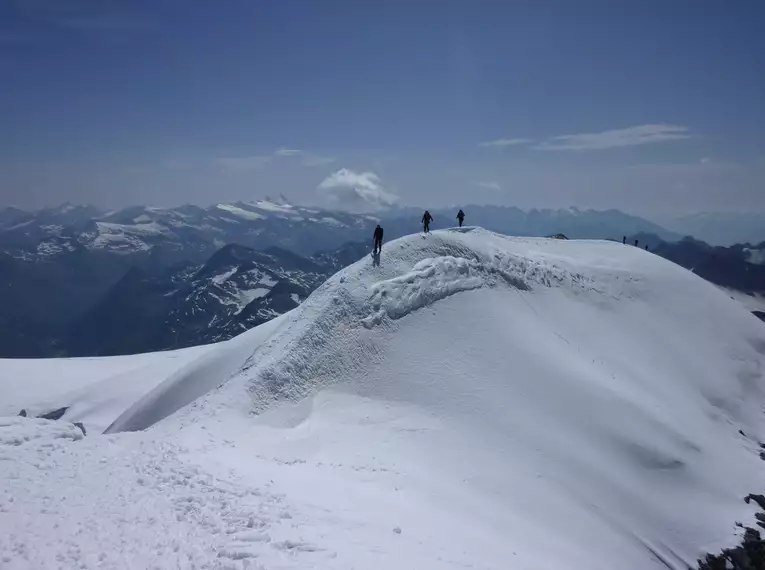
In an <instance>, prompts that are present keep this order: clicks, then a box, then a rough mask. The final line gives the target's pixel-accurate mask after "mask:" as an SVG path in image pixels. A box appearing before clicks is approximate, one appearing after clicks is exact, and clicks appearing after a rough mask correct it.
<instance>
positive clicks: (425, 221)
mask: <svg viewBox="0 0 765 570" xmlns="http://www.w3.org/2000/svg"><path fill="white" fill-rule="evenodd" d="M432 221H433V216H431V215H430V212H428V211H427V210H425V213H424V214H423V215H422V229H423V231H424V232H425V233H429V232H430V222H432Z"/></svg>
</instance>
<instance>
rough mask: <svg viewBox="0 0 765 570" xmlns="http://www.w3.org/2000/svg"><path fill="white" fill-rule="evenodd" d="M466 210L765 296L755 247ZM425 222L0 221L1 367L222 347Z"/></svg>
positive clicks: (71, 217)
mask: <svg viewBox="0 0 765 570" xmlns="http://www.w3.org/2000/svg"><path fill="white" fill-rule="evenodd" d="M463 209H464V210H465V212H466V213H467V220H466V221H467V223H469V224H476V225H481V226H483V227H486V228H487V229H489V230H492V231H497V232H501V233H507V234H514V235H521V236H544V235H552V234H558V233H562V234H565V235H566V236H567V237H569V238H611V239H620V236H622V235H637V236H645V237H643V239H642V240H641V244H643V243H650V247H651V249H652V250H655V251H656V253H658V254H659V255H663V256H665V257H667V258H669V259H672V260H673V261H675V262H677V263H679V264H681V265H683V266H685V267H689V268H690V267H691V266H694V267H695V266H697V265H698V263H697V261H696V258H697V256H699V255H700V256H702V257H704V256H707V257H709V258H710V259H717V258H721V259H728V260H729V263H728V265H720V263H721V262H716V264H715V263H712V264H711V265H710V266H709V268H708V269H704V268H702V269H696V270H697V271H702V273H700V274H701V275H702V276H703V277H706V278H707V279H709V280H711V281H713V282H715V283H719V284H721V285H723V286H726V287H731V288H733V289H737V290H740V291H744V292H746V293H753V292H757V291H762V290H763V289H765V287H761V286H760V283H761V278H760V272H759V269H754V270H750V269H749V266H751V265H753V262H752V259H753V258H752V259H750V258H751V256H756V255H761V253H756V252H761V249H762V248H761V247H759V246H757V247H749V248H748V249H747V248H746V247H744V246H740V247H739V246H737V248H735V249H732V250H731V252H730V255H728V253H726V251H727V250H725V248H722V249H719V248H710V247H709V246H706V244H703V245H702V243H701V242H695V241H689V240H681V239H680V236H678V235H677V234H673V233H672V232H669V231H667V230H665V229H664V228H662V227H660V226H658V225H656V224H654V223H652V222H650V221H648V220H644V219H642V218H639V217H635V216H629V215H627V214H624V213H622V212H619V211H616V210H609V211H594V210H579V209H576V208H568V209H561V210H530V211H523V210H520V209H518V208H503V207H494V206H469V207H464V208H463ZM431 212H432V214H433V216H434V223H433V227H434V228H438V227H445V226H447V227H448V226H452V225H454V220H453V219H452V218H453V217H454V215H455V211H453V210H452V209H433V210H431ZM420 216H421V211H420V210H419V209H414V208H409V209H397V210H393V211H389V212H385V213H384V214H379V215H377V216H371V215H359V214H350V213H345V212H336V211H328V210H322V209H318V208H310V207H301V206H295V205H292V204H290V203H289V202H288V201H287V200H286V198H284V197H283V196H280V197H279V198H278V199H266V200H260V201H256V202H237V203H233V204H215V205H213V206H210V207H207V208H202V207H198V206H193V205H185V206H181V207H178V208H153V207H148V206H136V207H130V208H125V209H122V210H119V211H115V212H103V211H100V210H98V209H97V208H94V207H92V206H81V205H72V204H65V205H63V206H61V207H58V208H48V209H43V210H39V211H36V212H26V211H22V210H19V209H16V208H6V209H4V210H0V275H1V276H2V277H0V279H1V281H0V284H1V285H2V286H3V293H2V295H0V357H40V356H73V355H78V356H92V355H114V354H126V353H134V352H143V351H151V350H167V349H174V348H182V347H186V346H192V345H197V344H203V343H209V342H215V341H218V340H224V339H227V338H231V337H232V336H235V335H236V334H238V333H240V332H242V331H244V330H246V329H249V328H252V327H253V326H256V325H258V324H260V323H262V322H264V321H266V320H268V319H270V318H273V317H274V316H277V315H279V314H282V313H284V312H286V311H288V310H290V309H292V308H294V307H295V305H296V304H298V303H300V302H301V301H302V299H305V298H306V296H307V295H308V294H309V293H310V292H311V291H313V290H314V289H315V288H316V287H317V286H318V285H319V284H321V283H322V282H323V281H324V280H325V279H326V278H327V277H329V276H330V275H332V274H334V273H335V272H337V271H338V270H339V269H341V268H343V267H345V266H347V265H350V264H351V263H353V262H355V261H357V260H358V259H360V258H361V257H363V256H364V255H366V254H367V253H368V251H369V249H370V245H371V244H370V241H371V234H372V230H373V228H374V226H375V225H376V224H377V223H380V224H381V225H383V227H384V228H385V239H386V241H389V240H391V239H394V238H396V237H399V236H402V235H406V234H409V233H413V232H416V231H417V230H418V228H419V223H418V221H419V217H420ZM630 239H631V240H632V238H630ZM659 244H661V248H660V249H656V247H658V245H659ZM673 244H679V245H677V246H675V245H673ZM703 246H705V247H703ZM747 251H749V252H755V253H746V252H747ZM747 256H750V258H747ZM710 263H711V262H710ZM731 264H732V266H735V267H737V268H739V269H738V270H737V271H738V273H737V272H735V271H734V272H733V273H731V271H732V270H731V269H730V267H731ZM699 267H701V266H699ZM704 267H706V266H704ZM739 273H740V276H738V277H735V278H734V277H731V275H738V274H739ZM115 322H119V323H121V324H120V326H119V327H115V326H114V325H113V323H115Z"/></svg>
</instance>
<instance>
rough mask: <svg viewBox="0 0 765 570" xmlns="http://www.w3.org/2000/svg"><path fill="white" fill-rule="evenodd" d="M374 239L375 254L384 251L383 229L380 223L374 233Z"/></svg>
mask: <svg viewBox="0 0 765 570" xmlns="http://www.w3.org/2000/svg"><path fill="white" fill-rule="evenodd" d="M373 237H374V240H375V250H374V252H375V254H377V253H379V252H381V251H382V239H383V229H382V227H380V224H377V227H376V228H375V233H374V236H373Z"/></svg>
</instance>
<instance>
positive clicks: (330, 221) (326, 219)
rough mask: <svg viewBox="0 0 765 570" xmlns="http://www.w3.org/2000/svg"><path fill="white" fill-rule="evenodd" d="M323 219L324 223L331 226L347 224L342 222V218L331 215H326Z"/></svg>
mask: <svg viewBox="0 0 765 570" xmlns="http://www.w3.org/2000/svg"><path fill="white" fill-rule="evenodd" d="M321 221H322V223H325V224H327V225H330V226H335V227H345V224H344V223H343V222H341V221H340V220H338V219H336V218H332V217H330V216H324V217H323V218H321Z"/></svg>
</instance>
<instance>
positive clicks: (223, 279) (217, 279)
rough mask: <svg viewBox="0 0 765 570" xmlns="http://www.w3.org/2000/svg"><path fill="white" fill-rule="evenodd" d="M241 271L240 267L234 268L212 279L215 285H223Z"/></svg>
mask: <svg viewBox="0 0 765 570" xmlns="http://www.w3.org/2000/svg"><path fill="white" fill-rule="evenodd" d="M238 270H239V267H238V266H234V267H232V268H231V269H229V270H227V271H224V272H223V273H221V274H220V275H216V276H214V277H212V278H211V279H210V281H212V282H213V283H215V284H216V285H222V284H223V283H225V282H226V281H228V278H229V277H231V276H232V275H233V274H234V273H236V272H237V271H238Z"/></svg>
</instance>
